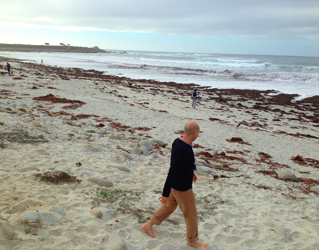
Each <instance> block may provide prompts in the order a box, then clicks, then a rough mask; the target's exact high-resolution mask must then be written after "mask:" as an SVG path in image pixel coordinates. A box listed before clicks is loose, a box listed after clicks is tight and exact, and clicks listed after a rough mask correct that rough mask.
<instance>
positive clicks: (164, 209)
mask: <svg viewBox="0 0 319 250" xmlns="http://www.w3.org/2000/svg"><path fill="white" fill-rule="evenodd" d="M177 205H178V204H177V202H176V199H175V197H174V196H173V194H172V191H171V193H170V195H169V197H168V200H167V202H166V203H165V204H163V205H162V206H161V207H160V208H159V209H158V210H157V211H156V212H155V213H154V214H153V215H152V217H151V221H152V222H153V223H154V224H155V225H160V224H161V223H162V221H164V220H165V219H166V218H167V217H168V216H170V215H171V213H173V212H174V211H175V209H176V207H177Z"/></svg>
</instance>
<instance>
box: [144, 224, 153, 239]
mask: <svg viewBox="0 0 319 250" xmlns="http://www.w3.org/2000/svg"><path fill="white" fill-rule="evenodd" d="M152 226H153V223H152V221H148V222H146V223H145V224H144V225H143V226H142V228H143V230H144V231H145V233H147V234H148V235H149V236H151V237H152V238H155V236H154V234H153V231H152Z"/></svg>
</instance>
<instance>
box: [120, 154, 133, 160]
mask: <svg viewBox="0 0 319 250" xmlns="http://www.w3.org/2000/svg"><path fill="white" fill-rule="evenodd" d="M122 155H123V156H124V157H125V158H126V159H128V160H130V161H133V160H134V158H133V156H131V155H130V154H129V153H127V152H123V153H122Z"/></svg>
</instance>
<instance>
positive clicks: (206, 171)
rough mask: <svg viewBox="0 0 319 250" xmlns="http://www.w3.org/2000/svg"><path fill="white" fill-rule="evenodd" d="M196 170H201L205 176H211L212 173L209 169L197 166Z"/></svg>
mask: <svg viewBox="0 0 319 250" xmlns="http://www.w3.org/2000/svg"><path fill="white" fill-rule="evenodd" d="M197 167H198V169H200V170H202V171H203V172H204V173H205V174H211V173H212V172H213V170H212V169H211V168H209V167H205V166H197Z"/></svg>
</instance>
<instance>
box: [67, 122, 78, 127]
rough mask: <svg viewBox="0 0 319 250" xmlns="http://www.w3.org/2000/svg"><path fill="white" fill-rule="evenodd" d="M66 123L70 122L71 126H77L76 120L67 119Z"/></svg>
mask: <svg viewBox="0 0 319 250" xmlns="http://www.w3.org/2000/svg"><path fill="white" fill-rule="evenodd" d="M66 124H69V125H71V126H76V124H75V122H74V121H67V122H66Z"/></svg>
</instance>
